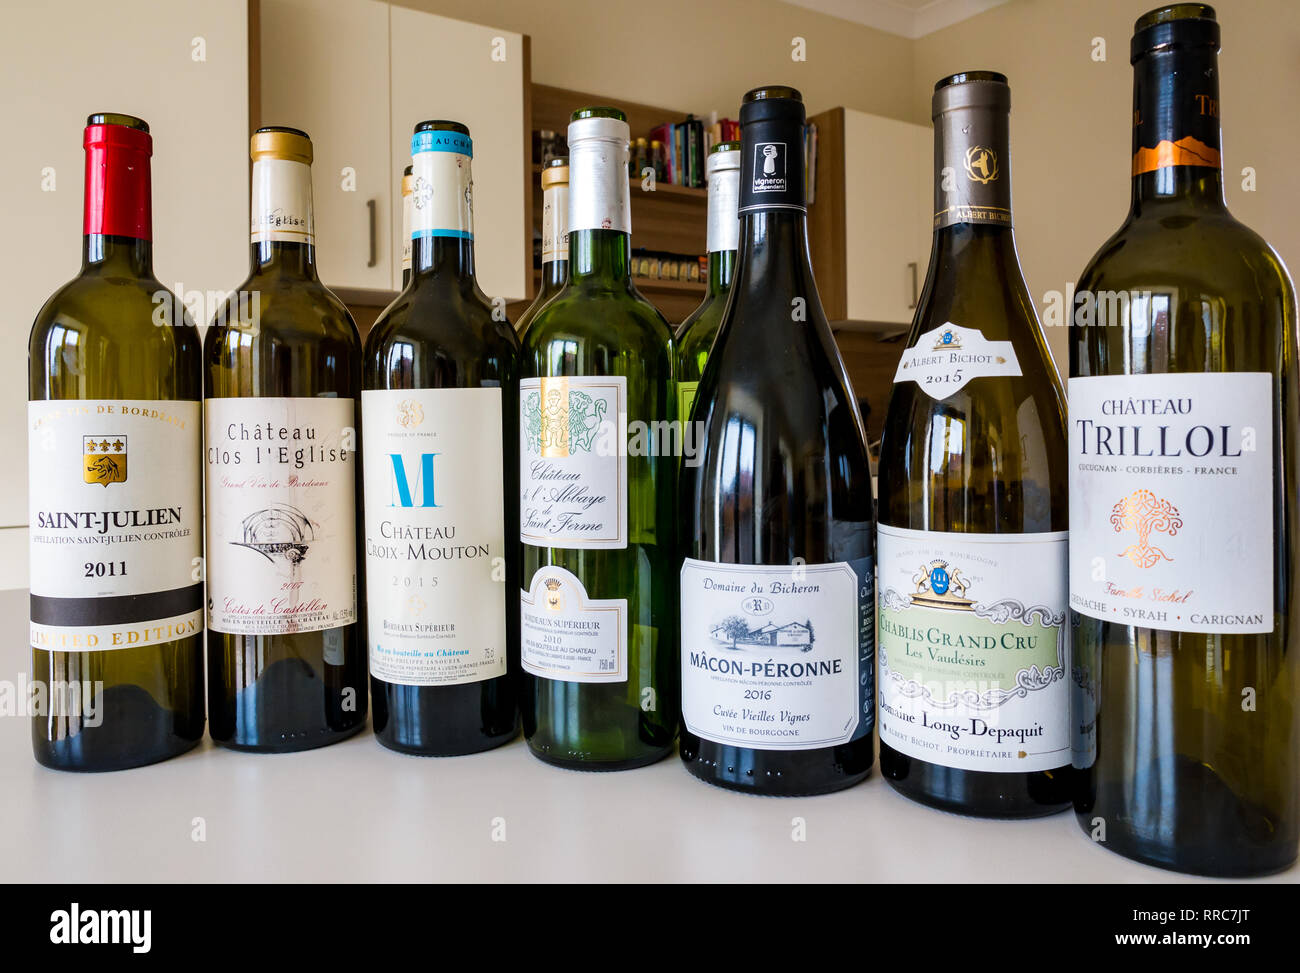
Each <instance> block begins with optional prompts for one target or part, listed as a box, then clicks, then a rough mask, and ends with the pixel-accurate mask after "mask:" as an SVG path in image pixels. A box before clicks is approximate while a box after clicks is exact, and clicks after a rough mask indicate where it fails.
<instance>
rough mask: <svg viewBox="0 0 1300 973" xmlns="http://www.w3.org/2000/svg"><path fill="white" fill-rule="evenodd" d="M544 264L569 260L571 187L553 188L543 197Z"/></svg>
mask: <svg viewBox="0 0 1300 973" xmlns="http://www.w3.org/2000/svg"><path fill="white" fill-rule="evenodd" d="M543 199H544V202H543V203H542V263H544V264H545V263H550V262H551V261H552V260H568V259H569V187H568V186H564V185H560V186H552V187H551V188H550V189H548V190H546V192H545V194H544V195H543Z"/></svg>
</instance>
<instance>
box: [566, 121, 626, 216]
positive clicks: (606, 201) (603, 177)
mask: <svg viewBox="0 0 1300 973" xmlns="http://www.w3.org/2000/svg"><path fill="white" fill-rule="evenodd" d="M627 157H628V150H627V142H626V141H619V140H617V139H612V138H604V137H587V138H583V139H581V140H580V141H574V140H571V141H570V143H569V189H570V193H569V231H570V232H574V231H577V230H616V231H618V232H619V233H631V232H632V203H631V199H630V198H629V197H630V187H629V183H628V176H627Z"/></svg>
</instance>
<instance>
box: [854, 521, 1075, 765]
mask: <svg viewBox="0 0 1300 973" xmlns="http://www.w3.org/2000/svg"><path fill="white" fill-rule="evenodd" d="M1068 538H1069V535H1068V534H1067V533H1066V532H1065V531H1057V532H1052V533H1042V534H966V533H945V532H942V531H923V530H904V529H901V528H898V527H887V526H885V525H884V524H881V525H880V526H879V527H878V528H877V539H878V542H879V543H878V544H877V548H876V557H877V563H878V564H879V565H880V739H881V742H883V743H887V744H889V745H890V746H891V747H893V748H894V749H895V750H898V751H899V752H901V753H905V754H907V755H908V756H909V757H916V758H917V759H919V760H924V761H926V762H927V763H932V764H938V765H940V766H942V767H955V768H958V769H960V770H981V771H994V772H1005V773H1026V772H1031V771H1038V770H1051V769H1053V768H1056V767H1061V766H1064V765H1065V764H1068V763H1069V762H1070V732H1069V731H1070V726H1069V683H1068V681H1067V680H1066V678H1065V676H1066V659H1067V654H1068V641H1067V640H1068V636H1067V632H1066V625H1065V621H1066V606H1065V599H1066V591H1065V573H1066V558H1067V554H1066V544H1067V541H1068Z"/></svg>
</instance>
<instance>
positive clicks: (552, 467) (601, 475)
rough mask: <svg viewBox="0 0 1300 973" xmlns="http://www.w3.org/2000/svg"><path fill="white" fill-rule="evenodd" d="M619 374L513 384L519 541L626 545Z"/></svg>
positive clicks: (623, 397)
mask: <svg viewBox="0 0 1300 973" xmlns="http://www.w3.org/2000/svg"><path fill="white" fill-rule="evenodd" d="M626 414H627V378H626V377H625V376H622V375H605V376H583V375H575V376H562V377H555V378H526V379H523V380H522V381H521V382H520V383H519V438H520V444H519V479H520V505H519V514H520V538H521V539H522V540H523V542H524V543H525V544H534V545H537V546H538V547H563V548H620V549H621V548H625V547H627V449H626V448H625V446H624V444H623V441H622V439H621V437H620V433H619V424H620V421H622V418H621V417H624V416H626Z"/></svg>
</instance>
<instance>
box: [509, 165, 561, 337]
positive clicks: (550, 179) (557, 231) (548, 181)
mask: <svg viewBox="0 0 1300 973" xmlns="http://www.w3.org/2000/svg"><path fill="white" fill-rule="evenodd" d="M568 280H569V158H568V156H562V155H561V156H556V157H555V158H553V159H551V160H550V161H549V162H547V163H546V165H544V166H542V286H541V287H540V288H539V289H538V291H537V296H536V297H535V298H533V303H532V304H529V305H528V307H527V308H526V309H525V310H524V313H523V314H521V315H519V320H518V321H516V322H515V330H516V331H518V332H519V334H521V335H522V334H523V333H524V332H525V331H526V330H528V325H529V324H531V323H532V320H533V318H535V317H537V312H538V311H540V310H541V309H542V308H543V307H545V306H546V302H547V301H549V300H550V299H551V298H552V297H554V296H555V295H556V294H558V293H560V291H562V290H563V289H564V285H565V284H566V283H568Z"/></svg>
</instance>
